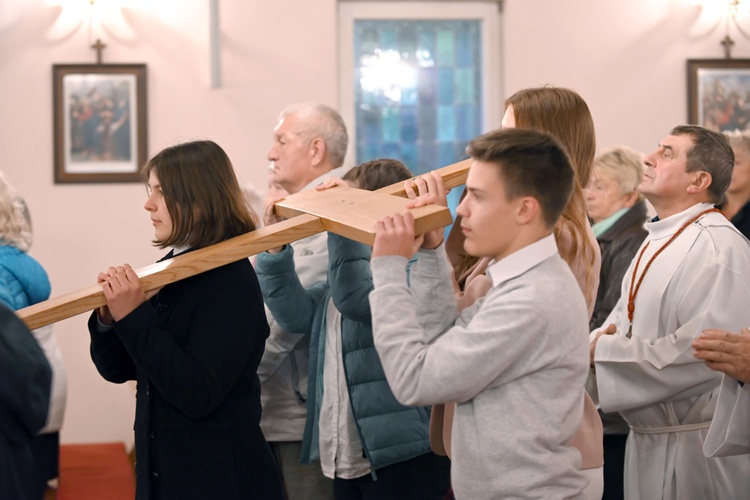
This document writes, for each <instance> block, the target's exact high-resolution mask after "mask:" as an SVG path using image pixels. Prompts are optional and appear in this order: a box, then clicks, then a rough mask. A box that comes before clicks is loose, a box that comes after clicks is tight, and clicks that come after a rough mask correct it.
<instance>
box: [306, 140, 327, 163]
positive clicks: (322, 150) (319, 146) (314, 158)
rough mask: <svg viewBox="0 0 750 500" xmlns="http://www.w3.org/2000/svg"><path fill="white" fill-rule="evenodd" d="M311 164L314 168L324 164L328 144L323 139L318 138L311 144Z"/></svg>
mask: <svg viewBox="0 0 750 500" xmlns="http://www.w3.org/2000/svg"><path fill="white" fill-rule="evenodd" d="M309 151H310V163H311V164H312V166H314V167H317V166H318V165H320V164H321V163H322V162H323V158H325V156H326V143H325V142H323V139H321V138H320V137H317V138H315V139H313V140H312V142H311V143H310V148H309Z"/></svg>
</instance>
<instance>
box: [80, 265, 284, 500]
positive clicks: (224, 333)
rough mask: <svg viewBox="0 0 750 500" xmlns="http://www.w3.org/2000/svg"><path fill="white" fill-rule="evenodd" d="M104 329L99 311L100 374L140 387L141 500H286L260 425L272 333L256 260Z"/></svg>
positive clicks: (184, 286)
mask: <svg viewBox="0 0 750 500" xmlns="http://www.w3.org/2000/svg"><path fill="white" fill-rule="evenodd" d="M167 257H169V256H167ZM98 330H99V328H98V321H97V319H96V313H94V314H93V315H92V317H91V319H90V320H89V331H90V333H91V357H92V359H93V360H94V363H95V364H96V367H97V369H98V370H99V373H100V374H101V375H102V376H103V377H104V378H105V379H106V380H109V381H110V382H115V383H122V382H125V381H127V380H134V379H135V380H137V381H138V386H137V395H136V398H137V399H136V418H135V449H136V483H137V486H136V490H137V491H136V498H138V499H168V500H170V499H177V498H179V499H190V498H194V499H205V498H222V499H236V498H259V499H260V498H263V499H265V498H269V499H276V498H280V497H281V480H280V476H279V473H278V470H277V467H276V464H275V461H274V459H273V455H272V454H271V451H270V448H269V447H268V444H267V443H266V441H265V439H264V437H263V434H262V433H261V431H260V426H259V422H260V414H261V406H260V382H259V380H258V376H257V373H256V372H257V368H258V364H259V363H260V359H261V356H262V355H263V349H264V346H265V340H266V338H267V337H268V332H269V328H268V323H267V321H266V316H265V311H264V308H263V300H262V295H261V291H260V287H259V285H258V280H257V278H256V276H255V271H254V270H253V268H252V266H251V264H250V262H249V261H248V260H247V259H243V260H241V261H238V262H234V263H232V264H229V265H226V266H223V267H220V268H218V269H214V270H212V271H208V272H205V273H203V274H199V275H197V276H193V277H191V278H187V279H185V280H182V281H178V282H177V283H173V284H171V285H167V286H165V287H164V288H163V289H162V290H161V291H159V293H158V294H157V295H156V296H154V297H153V298H152V299H151V300H150V301H148V302H146V303H144V304H141V306H139V307H138V308H137V309H136V310H135V311H133V312H132V313H130V314H128V315H127V316H126V317H125V318H122V319H121V320H120V321H118V322H116V323H115V325H114V332H113V331H111V330H110V331H104V332H102V331H98Z"/></svg>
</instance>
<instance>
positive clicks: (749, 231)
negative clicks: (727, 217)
mask: <svg viewBox="0 0 750 500" xmlns="http://www.w3.org/2000/svg"><path fill="white" fill-rule="evenodd" d="M732 224H734V227H736V228H737V229H739V230H740V232H741V233H742V234H744V235H745V238H747V239H750V201H748V202H747V203H745V205H744V206H743V207H742V208H741V209H740V211H739V212H737V213H736V214H734V217H732Z"/></svg>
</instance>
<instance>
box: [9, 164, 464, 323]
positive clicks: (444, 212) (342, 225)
mask: <svg viewBox="0 0 750 500" xmlns="http://www.w3.org/2000/svg"><path fill="white" fill-rule="evenodd" d="M470 164H471V160H464V161H461V162H458V163H454V164H453V165H450V166H447V167H443V168H441V169H438V170H436V172H438V173H439V174H440V175H441V177H442V178H443V181H444V183H445V187H446V188H447V189H451V188H454V187H457V186H460V185H462V184H464V183H465V182H466V176H467V175H468V172H469V165H470ZM405 197H406V193H405V192H404V188H403V183H397V184H393V185H392V186H388V187H385V188H382V189H379V190H377V191H374V192H370V191H362V190H359V189H352V188H345V187H337V188H332V189H327V190H324V191H315V190H312V191H302V192H300V193H297V194H294V195H291V196H288V197H287V198H285V199H284V200H282V201H281V202H279V203H277V204H276V205H275V211H276V213H277V214H279V215H281V216H283V217H291V218H289V219H286V220H284V221H281V222H279V223H277V224H273V225H272V226H268V227H264V228H260V229H257V230H255V231H252V232H249V233H247V234H243V235H240V236H237V237H235V238H232V239H229V240H225V241H222V242H221V243H217V244H216V245H212V246H210V247H206V248H201V249H199V250H196V251H194V252H189V253H186V254H183V255H178V256H177V257H174V258H172V259H169V260H165V261H162V262H157V263H156V264H151V265H149V266H146V267H143V268H141V269H138V270H137V271H136V273H137V274H138V277H139V278H140V281H141V286H142V287H143V290H144V291H146V292H148V291H150V290H154V289H156V288H161V287H163V286H165V285H168V284H170V283H174V282H175V281H179V280H181V279H185V278H189V277H190V276H195V275H196V274H200V273H202V272H205V271H209V270H211V269H215V268H217V267H221V266H224V265H226V264H229V263H231V262H235V261H237V260H241V259H245V258H247V257H250V256H251V255H255V254H258V253H261V252H264V251H266V250H268V249H270V248H275V247H279V246H281V245H286V244H288V243H292V242H294V241H297V240H300V239H302V238H307V237H308V236H312V235H314V234H317V233H321V232H323V231H331V232H333V233H336V234H340V235H341V236H345V237H347V238H351V239H354V240H357V241H360V242H362V243H367V244H372V242H373V240H374V237H375V223H376V222H377V221H378V220H380V219H382V218H383V217H384V216H386V215H392V214H395V213H398V212H403V211H405V210H406V203H407V200H406V199H405ZM411 211H412V213H413V214H414V218H415V222H416V232H417V234H422V233H425V232H427V231H430V230H432V229H436V228H439V227H443V226H446V225H447V224H450V222H451V215H450V212H449V211H448V209H447V208H444V207H438V206H435V205H430V206H426V207H420V208H416V209H411ZM105 304H106V300H105V298H104V293H103V292H102V286H101V285H98V284H96V285H92V286H89V287H86V288H83V289H81V290H78V291H75V292H71V293H68V294H65V295H61V296H59V297H55V298H52V299H49V300H46V301H44V302H40V303H38V304H35V305H33V306H30V307H26V308H24V309H20V310H19V311H17V314H18V316H19V317H20V318H21V319H22V320H23V321H24V322H25V323H26V326H28V327H29V329H30V330H33V329H35V328H39V327H41V326H44V325H49V324H51V323H55V322H57V321H61V320H63V319H67V318H70V317H73V316H76V315H78V314H81V313H84V312H88V311H92V310H93V309H96V308H97V307H100V306H103V305H105Z"/></svg>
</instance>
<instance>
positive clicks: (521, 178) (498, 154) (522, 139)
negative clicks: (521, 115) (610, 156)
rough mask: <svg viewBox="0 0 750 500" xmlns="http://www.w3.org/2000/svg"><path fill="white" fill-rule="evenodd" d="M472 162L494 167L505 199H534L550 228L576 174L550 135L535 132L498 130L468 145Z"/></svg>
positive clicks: (515, 129) (514, 129)
mask: <svg viewBox="0 0 750 500" xmlns="http://www.w3.org/2000/svg"><path fill="white" fill-rule="evenodd" d="M466 152H467V154H468V155H469V156H471V157H472V158H473V159H474V160H477V161H481V162H485V163H494V164H496V165H497V166H498V175H499V176H500V178H501V180H502V181H503V184H504V185H505V195H506V197H507V199H508V200H509V201H510V200H513V199H515V198H517V197H519V196H531V197H533V198H535V199H536V200H537V201H538V202H539V205H540V206H541V209H542V219H543V220H544V223H545V224H546V225H547V227H553V226H554V225H555V223H556V222H557V219H558V218H559V217H560V215H561V214H562V212H563V210H564V209H565V206H566V205H567V204H568V201H569V200H570V196H571V194H572V192H573V184H574V182H575V173H574V171H573V166H572V163H571V161H570V157H569V156H568V153H567V152H566V151H565V148H563V147H562V146H561V145H560V143H559V142H558V141H557V140H556V139H555V138H553V137H552V136H551V135H549V134H546V133H544V132H538V131H536V130H523V129H518V128H510V129H499V130H494V131H492V132H488V133H486V134H484V135H481V136H479V137H477V138H476V139H474V140H473V141H471V142H470V143H469V145H468V147H467V148H466Z"/></svg>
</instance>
